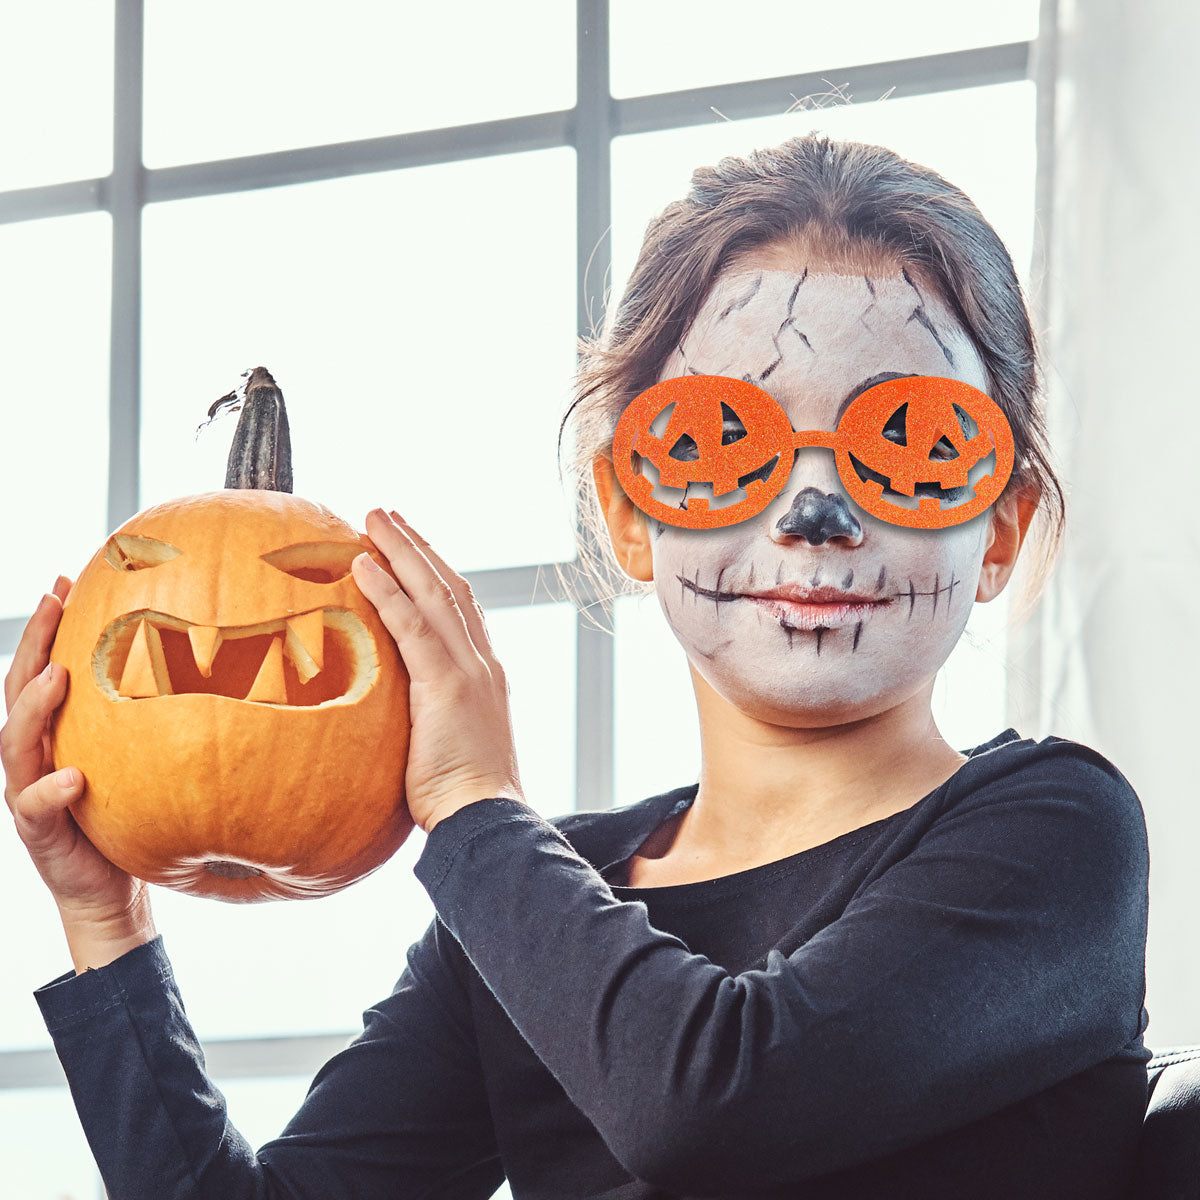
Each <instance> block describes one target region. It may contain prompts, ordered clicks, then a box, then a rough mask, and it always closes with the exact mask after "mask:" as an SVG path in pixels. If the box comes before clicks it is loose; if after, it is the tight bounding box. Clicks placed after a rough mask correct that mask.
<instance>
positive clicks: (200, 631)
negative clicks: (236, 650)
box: [187, 625, 222, 679]
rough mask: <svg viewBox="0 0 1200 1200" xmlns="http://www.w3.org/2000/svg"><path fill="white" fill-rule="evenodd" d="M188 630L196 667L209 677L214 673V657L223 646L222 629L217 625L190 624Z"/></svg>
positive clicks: (205, 676)
mask: <svg viewBox="0 0 1200 1200" xmlns="http://www.w3.org/2000/svg"><path fill="white" fill-rule="evenodd" d="M187 632H188V641H189V642H191V643H192V657H193V658H194V659H195V660H196V669H197V670H198V671H199V672H200V674H201V675H203V676H204V678H205V679H208V678H210V677H211V675H212V666H213V659H214V658H216V657H217V651H218V650H219V649H220V648H221V639H222V634H221V630H220V629H219V628H218V627H217V626H216V625H189V626H188V631H187Z"/></svg>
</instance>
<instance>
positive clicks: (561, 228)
mask: <svg viewBox="0 0 1200 1200" xmlns="http://www.w3.org/2000/svg"><path fill="white" fill-rule="evenodd" d="M144 237H145V241H144V246H145V251H144V260H143V261H144V280H145V308H144V321H143V349H144V355H145V358H144V368H143V372H144V373H143V382H144V391H143V403H144V409H143V421H142V459H141V461H142V480H143V492H142V502H143V504H151V503H154V502H157V501H160V500H163V499H166V498H168V497H171V496H178V495H181V494H188V493H191V492H201V491H209V490H211V489H213V488H219V487H221V486H222V485H223V484H224V480H225V466H224V462H225V457H226V455H227V453H228V447H229V444H230V442H231V440H232V437H233V429H234V425H235V423H236V416H233V415H229V416H226V417H224V418H223V419H222V420H220V421H218V422H217V423H215V424H214V425H212V426H209V427H208V428H206V429H205V430H204V431H203V432H202V433H201V434H200V436H199V438H198V439H197V438H195V437H194V436H193V435H194V433H195V430H196V427H197V425H198V424H199V423H200V422H201V421H202V420H203V418H204V415H205V413H206V411H207V409H208V407H209V405H210V404H211V403H212V402H213V401H214V400H216V399H217V397H218V396H220V395H222V394H223V393H224V392H226V391H228V390H229V389H230V388H232V387H233V386H235V385H236V384H237V383H238V382H239V377H240V373H241V372H242V371H243V370H245V369H246V368H248V367H252V366H255V365H257V364H260V363H261V364H263V365H265V366H267V367H268V368H269V369H270V370H271V371H272V373H273V374H274V375H275V378H276V379H277V380H278V382H279V385H280V387H281V388H282V389H283V392H284V395H285V397H286V399H287V403H288V411H289V414H290V419H291V430H292V439H293V446H294V450H295V487H296V494H297V495H302V496H307V497H309V498H310V499H313V500H318V501H320V502H321V503H323V504H326V505H328V506H329V507H330V508H332V509H333V510H334V511H335V512H337V513H339V514H340V515H341V516H343V517H344V518H345V519H346V520H348V521H350V522H352V523H353V524H355V525H356V526H357V527H359V528H361V527H362V522H363V520H364V518H365V516H366V513H367V512H368V510H369V509H371V508H373V507H375V506H376V505H384V506H386V507H395V508H396V509H398V510H399V511H400V512H401V513H403V514H404V516H405V518H406V519H408V520H409V521H411V522H412V524H413V526H414V528H416V529H417V530H418V531H419V532H420V533H421V534H422V535H423V536H424V537H426V538H427V539H428V540H429V541H430V543H431V544H432V545H433V546H434V548H435V549H436V550H437V551H438V553H439V554H441V555H442V556H443V557H444V558H445V559H446V561H447V562H449V563H450V564H451V566H452V567H454V569H455V570H456V571H459V572H464V571H468V570H475V569H479V568H484V567H497V566H513V565H519V564H522V563H531V562H539V561H544V560H551V559H557V558H568V557H570V556H571V555H572V554H573V552H574V542H573V540H572V537H571V526H570V514H569V509H568V506H567V503H566V499H565V496H564V492H563V489H562V487H561V486H560V485H559V482H558V475H557V463H556V458H555V439H556V437H557V432H558V419H559V414H560V413H561V411H562V410H563V409H564V408H565V405H566V403H567V400H568V397H569V392H570V382H571V376H572V373H573V371H574V368H575V347H574V339H575V246H574V238H575V204H574V152H573V151H572V150H570V149H567V148H563V149H556V150H549V151H538V152H534V153H529V154H517V155H510V156H504V157H498V158H492V159H480V160H477V161H472V162H463V163H452V164H448V165H445V166H438V167H428V168H418V169H413V170H408V171H394V172H388V173H385V174H381V175H370V176H357V177H353V178H347V179H338V180H333V181H330V182H323V183H313V184H304V185H300V186H295V187H287V188H273V189H268V190H266V191H261V192H250V193H244V194H238V195H227V196H215V197H208V198H204V199H200V200H189V201H176V202H171V203H164V204H156V205H151V206H150V207H148V208H147V210H146V216H145V224H144ZM51 578H53V577H51Z"/></svg>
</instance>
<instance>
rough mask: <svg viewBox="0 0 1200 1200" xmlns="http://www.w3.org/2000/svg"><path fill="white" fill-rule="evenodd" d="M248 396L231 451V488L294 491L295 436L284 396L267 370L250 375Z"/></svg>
mask: <svg viewBox="0 0 1200 1200" xmlns="http://www.w3.org/2000/svg"><path fill="white" fill-rule="evenodd" d="M246 374H247V375H249V376H250V379H249V381H248V382H247V384H246V395H245V398H244V399H243V400H242V415H241V416H240V417H239V418H238V424H237V429H236V430H234V434H233V445H232V446H231V447H230V448H229V465H228V467H227V469H226V472H225V486H226V487H227V488H258V489H261V490H263V491H268V492H290V491H291V490H292V435H291V431H290V430H289V428H288V419H287V409H286V408H284V405H283V393H282V392H281V391H280V390H279V387H278V385H277V384H276V383H275V380H274V379H272V378H271V372H270V371H268V370H267V368H266V367H255V368H254V370H253V371H247V372H246Z"/></svg>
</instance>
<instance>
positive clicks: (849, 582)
mask: <svg viewBox="0 0 1200 1200" xmlns="http://www.w3.org/2000/svg"><path fill="white" fill-rule="evenodd" d="M686 375H719V376H727V377H730V378H732V379H734V380H745V381H748V382H750V383H753V384H754V385H755V386H756V387H759V388H761V389H763V390H764V391H766V392H767V393H768V394H769V395H770V396H771V397H772V398H773V399H774V400H775V401H776V402H777V403H778V404H779V405H780V406H781V408H782V409H783V411H784V412H785V413H786V414H787V417H788V419H789V420H790V422H791V425H792V428H793V429H796V430H833V429H835V428H837V425H838V421H839V419H840V418H841V416H842V414H843V412H845V410H846V408H847V407H848V406H849V405H850V404H851V402H852V401H853V400H854V399H855V398H856V397H857V396H859V395H861V394H862V393H863V392H864V391H866V390H867V389H869V388H872V387H875V386H876V385H878V384H880V383H882V382H883V381H885V380H889V379H896V378H900V377H904V376H937V377H941V378H945V379H953V380H959V381H961V382H963V383H965V384H968V385H970V386H971V387H973V388H976V389H978V390H979V391H980V392H983V393H987V391H988V387H989V384H988V379H987V374H986V371H985V369H984V367H983V364H982V362H981V360H980V358H979V355H978V352H977V351H976V350H975V348H974V346H973V345H972V343H971V341H970V339H969V338H968V337H967V335H966V333H965V332H964V331H963V329H962V327H961V326H960V325H959V324H958V322H957V321H956V320H955V318H954V317H953V315H952V314H951V312H950V311H949V309H948V308H947V307H946V305H945V304H944V303H943V302H942V301H941V300H940V298H939V297H938V296H937V295H936V294H935V293H933V292H931V291H930V290H929V289H928V288H927V287H925V286H923V285H920V284H917V283H916V282H914V280H913V279H912V278H911V277H910V276H909V274H908V273H907V272H905V271H901V272H899V273H897V274H894V275H882V276H881V275H871V276H865V275H841V274H833V273H823V272H813V271H808V270H807V269H806V270H805V271H804V272H803V273H801V274H796V273H794V272H791V271H779V270H751V271H744V272H743V271H738V272H737V273H735V274H731V275H727V276H725V277H723V278H721V279H720V280H718V282H717V284H716V285H715V286H714V288H713V290H712V292H711V293H710V294H709V296H708V298H707V299H706V301H705V303H704V305H703V306H702V308H701V310H700V312H699V313H698V314H697V317H696V319H695V321H694V322H693V324H692V326H691V327H690V329H689V330H688V332H687V333H686V335H685V337H684V339H683V341H682V342H681V343H680V345H679V346H678V347H677V348H676V350H675V351H674V352H673V353H672V354H671V355H670V356H669V358H668V359H667V361H666V362H665V363H664V365H663V368H662V370H661V371H660V372H659V380H660V382H661V381H664V380H668V379H675V378H678V377H680V376H686ZM663 423H664V424H665V420H664V422H663ZM737 425H738V423H737V420H736V418H734V420H733V422H732V426H733V427H732V428H731V429H729V430H728V431H727V436H729V437H732V438H736V437H739V436H742V434H743V431H742V430H740V429H739V428H737ZM655 432H661V431H659V430H658V429H657V428H656V429H655ZM886 432H887V431H886V430H885V434H886ZM896 432H897V434H898V436H899V437H901V438H903V436H904V431H903V429H900V430H898V431H896ZM973 432H974V431H973V430H968V429H966V428H964V430H963V435H964V437H968V436H970V435H971V433H973ZM954 440H955V439H951V441H952V442H953V441H954ZM953 450H954V446H953V445H950V446H949V448H948V450H947V453H953ZM794 454H795V461H794V465H793V466H792V469H791V473H790V475H789V476H788V478H787V482H786V486H785V487H784V488H783V490H782V491H781V492H780V493H779V494H778V495H777V496H775V497H774V499H773V500H772V501H771V502H770V503H769V504H768V505H767V506H766V507H765V508H764V509H763V510H762V511H761V512H759V513H757V514H756V515H753V516H750V517H748V518H747V519H745V520H743V521H741V522H739V523H737V524H732V525H728V526H726V527H723V528H697V529H687V528H679V527H677V526H673V525H667V524H665V523H663V522H661V521H657V520H654V519H652V518H651V519H650V520H649V524H650V529H651V551H652V556H653V567H654V580H655V588H656V591H657V594H658V598H659V603H660V605H661V606H662V610H663V613H664V615H665V616H666V619H667V621H668V623H669V624H670V625H671V628H672V630H673V631H674V633H675V635H676V637H677V638H678V639H679V641H680V643H681V644H682V646H683V647H684V650H685V652H686V653H687V656H688V659H689V661H690V662H691V664H692V666H693V668H694V669H695V670H696V671H697V672H698V673H699V674H700V675H701V676H703V678H704V679H705V680H706V681H707V682H708V683H709V684H710V685H711V686H712V687H713V689H714V690H715V691H717V692H718V693H719V694H721V695H722V696H724V697H725V698H726V699H727V700H728V701H730V702H731V703H733V704H735V705H736V706H737V707H738V708H740V709H742V710H743V711H746V712H748V713H751V714H752V715H754V716H758V717H761V718H763V719H766V720H771V719H781V718H786V719H787V723H789V724H795V723H796V718H797V717H798V716H799V717H801V718H802V722H801V723H804V724H813V725H823V724H829V723H834V722H844V721H848V720H853V719H859V718H863V717H867V716H871V715H874V714H875V713H877V712H880V711H883V710H884V709H886V708H889V707H892V706H893V705H895V704H897V703H899V702H900V701H901V700H903V699H905V698H906V697H908V696H910V695H912V694H913V693H914V692H915V691H917V690H918V689H919V688H920V687H921V686H922V685H924V684H925V683H926V682H928V681H929V680H930V679H931V678H932V677H933V675H934V674H936V672H937V671H938V669H939V668H940V667H941V665H942V664H943V663H944V662H945V660H946V659H947V658H948V657H949V655H950V652H951V650H953V648H954V646H955V644H956V643H957V641H958V638H959V636H960V635H961V633H962V630H963V628H964V626H965V625H966V622H967V617H968V616H969V614H970V610H971V605H972V603H973V602H974V600H975V596H976V589H977V586H978V582H979V575H980V568H981V565H982V561H983V556H984V553H985V551H986V549H987V545H988V532H989V527H990V510H989V511H984V512H981V513H979V515H978V516H975V517H973V518H971V519H970V520H967V521H964V522H962V523H960V524H956V525H953V526H951V527H949V528H941V529H924V528H913V527H905V526H902V525H898V524H895V523H892V522H889V521H884V520H881V519H879V518H878V517H875V516H872V515H870V514H869V513H867V512H864V511H863V510H862V509H861V508H860V507H858V506H857V505H855V504H853V503H851V502H850V499H849V497H848V495H847V492H846V489H845V487H844V485H843V484H842V482H841V479H840V478H839V475H838V471H837V467H836V464H835V462H834V455H833V454H832V453H831V452H830V450H829V449H828V448H825V447H820V446H806V447H804V448H802V449H798V450H796V451H794ZM764 473H765V472H764ZM979 474H986V468H985V467H981V468H980V471H979ZM971 479H972V482H974V481H975V479H976V474H974V473H973V474H972V476H971ZM885 482H886V480H885ZM923 486H925V485H920V484H919V485H918V486H917V488H916V494H915V495H912V496H902V495H899V494H897V493H895V492H892V491H889V490H887V489H886V488H885V489H884V490H883V493H882V494H883V495H884V496H885V497H886V498H887V500H888V501H889V502H891V503H892V504H896V505H901V506H909V507H916V506H917V505H918V504H919V503H920V500H921V497H922V487H923ZM931 487H933V488H936V485H931ZM705 492H706V493H707V497H706V498H707V499H708V500H709V504H710V505H711V507H712V508H714V509H717V508H719V507H720V506H722V505H723V504H726V503H731V504H736V503H738V501H739V500H740V499H742V498H743V497H744V495H745V492H744V489H742V488H739V489H736V490H735V491H733V492H732V493H730V494H729V495H727V496H718V497H714V496H713V494H712V486H711V484H692V485H690V487H689V489H688V492H687V495H688V497H689V498H690V497H692V496H695V495H697V494H705ZM655 494H656V496H658V498H659V499H662V500H664V501H665V502H667V503H671V502H672V499H671V498H672V497H673V498H674V503H679V497H680V495H681V493H680V491H679V490H678V489H666V488H662V489H656V493H655ZM926 494H928V493H926ZM803 718H807V719H803Z"/></svg>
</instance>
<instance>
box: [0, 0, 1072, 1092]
mask: <svg viewBox="0 0 1200 1200" xmlns="http://www.w3.org/2000/svg"><path fill="white" fill-rule="evenodd" d="M144 3H145V0H117V3H116V5H115V31H116V37H115V45H114V58H115V64H114V88H113V92H114V111H113V168H112V173H111V174H110V175H108V176H106V177H104V178H98V179H85V180H77V181H71V182H66V183H57V184H51V185H47V186H41V187H32V188H24V189H20V190H15V191H8V192H0V223H5V224H8V223H14V222H20V221H31V220H37V219H41V218H46V217H56V216H67V215H72V214H76V213H84V212H92V211H96V210H100V211H105V212H108V213H110V214H111V216H112V238H113V242H112V264H113V265H112V280H111V284H112V308H111V327H110V349H111V354H110V368H109V477H108V492H107V522H108V528H110V529H114V528H117V527H118V526H119V525H121V524H122V523H124V521H126V520H127V519H128V518H129V517H130V516H132V515H133V514H134V513H135V512H137V511H138V509H139V507H140V505H139V478H138V472H139V462H138V458H139V451H138V448H139V435H140V425H141V419H140V418H141V395H140V384H141V304H142V296H141V232H142V212H143V209H144V208H145V206H146V205H147V204H150V203H154V202H157V201H163V200H177V199H186V198H195V197H199V196H209V195H215V194H220V193H229V192H241V191H249V190H255V189H261V188H269V187H279V186H285V185H288V184H294V183H302V182H311V181H315V180H326V179H335V178H340V177H343V176H347V175H355V174H363V173H368V172H375V171H392V170H396V169H400V168H405V167H414V166H426V165H430V164H441V163H450V162H457V161H461V160H465V159H472V158H478V157H485V156H490V155H498V154H510V153H515V152H521V151H527V150H535V149H544V148H550V147H560V146H571V147H573V148H574V149H575V151H576V171H577V176H576V201H575V203H576V220H577V244H576V266H577V279H578V285H577V288H576V304H577V309H576V327H577V332H578V333H579V334H585V333H587V334H592V333H594V332H596V329H597V328H598V327H599V325H600V322H601V320H602V315H603V312H604V294H603V287H604V281H605V279H606V278H607V276H608V273H609V270H610V267H611V239H610V236H609V235H610V228H611V209H612V202H611V190H612V167H611V148H612V142H613V139H614V138H616V137H619V136H622V135H627V134H634V133H646V132H653V131H664V130H671V129H678V128H683V127H686V126H691V125H698V124H708V123H711V122H712V121H714V120H733V121H736V120H742V119H746V118H752V117H761V116H771V115H775V114H777V113H778V112H779V109H780V106H779V97H780V96H781V95H788V94H792V95H797V96H800V95H809V94H814V93H821V92H824V91H826V90H827V89H828V86H829V84H828V80H827V78H826V76H828V75H832V74H836V76H837V78H838V79H839V80H845V81H846V86H847V88H848V90H849V91H850V92H852V93H855V94H858V95H882V94H883V93H884V92H888V93H889V94H890V95H891V96H893V97H901V96H918V95H927V94H930V93H933V92H939V91H950V90H958V89H964V88H975V87H988V86H992V85H995V84H1000V83H1009V82H1014V81H1020V80H1032V81H1033V82H1034V84H1035V86H1036V88H1037V112H1038V117H1037V168H1036V169H1037V179H1036V183H1035V196H1036V205H1037V209H1038V212H1039V214H1040V218H1039V221H1038V223H1037V224H1036V228H1035V241H1034V263H1033V283H1034V287H1033V300H1034V304H1035V308H1036V310H1037V311H1036V312H1035V318H1036V317H1038V316H1040V314H1041V313H1043V312H1045V311H1046V303H1047V297H1046V286H1045V285H1046V280H1045V276H1044V271H1043V264H1044V263H1045V261H1046V260H1047V257H1048V256H1047V244H1048V238H1049V215H1050V213H1051V206H1050V205H1049V203H1048V201H1049V198H1050V195H1051V186H1052V168H1053V161H1052V137H1051V136H1050V135H1051V133H1052V130H1053V122H1054V75H1053V72H1054V52H1053V51H1054V30H1055V23H1056V16H1057V12H1056V8H1057V0H1041V11H1040V16H1039V33H1038V36H1037V38H1035V39H1033V40H1031V41H1020V42H1010V43H1004V44H998V45H990V46H982V47H977V48H971V49H966V50H957V51H952V52H947V53H942V54H935V55H927V56H922V57H915V58H906V59H898V60H893V61H887V62H876V63H864V64H858V65H854V66H849V67H838V68H837V69H836V71H829V70H826V71H813V72H807V73H804V74H800V75H788V76H780V77H775V78H771V79H753V80H745V81H741V82H737V83H728V84H721V85H717V86H713V87H701V88H692V89H687V90H681V91H673V92H666V93H661V94H655V95H643V96H634V97H629V98H625V99H615V98H613V97H612V96H611V94H610V90H609V78H610V76H609V54H610V50H609V11H608V0H576V62H577V89H576V103H575V105H574V107H573V108H570V109H564V110H560V111H554V112H542V113H533V114H530V115H526V116H520V117H510V118H505V119H503V120H496V121H482V122H477V123H473V124H467V125H459V126H454V127H449V128H444V129H436V130H429V131H419V132H414V133H405V134H399V135H395V136H389V137H380V138H370V139H364V140H360V141H350V142H343V143H337V144H332V145H325V146H312V147H305V148H302V149H294V150H284V151H279V152H273V153H266V154H258V155H253V156H248V157H244V158H235V159H226V160H220V161H213V162H200V163H189V164H186V165H182V166H175V167H166V168H160V169H147V168H146V167H145V166H143V164H142V114H143V95H142V93H143V41H144ZM714 110H715V111H714ZM1036 323H1037V324H1038V325H1039V326H1040V325H1041V324H1042V322H1041V321H1040V320H1039V321H1037V322H1036ZM556 567H557V568H561V569H562V571H563V572H564V573H565V574H567V575H568V577H571V578H573V579H574V587H575V590H576V591H577V592H578V594H579V596H580V597H581V598H582V600H583V602H584V603H591V602H593V601H596V600H598V599H599V597H598V595H597V594H596V593H595V590H594V588H593V587H592V585H591V582H590V580H589V579H588V578H587V577H585V576H581V575H579V574H578V573H577V572H576V570H575V569H574V563H573V562H566V563H557V564H555V563H541V564H533V565H529V566H521V567H513V568H505V569H499V570H487V571H477V572H473V573H469V574H468V575H467V578H468V580H469V582H470V584H471V586H472V588H473V589H474V592H475V595H476V596H477V597H478V599H479V601H480V603H481V604H482V605H483V606H484V608H485V609H488V608H504V607H509V606H527V605H529V604H531V603H534V604H537V603H555V602H563V601H569V600H570V597H568V596H567V595H566V594H565V593H564V592H563V589H562V587H561V585H560V584H559V582H558V575H557V572H556V570H555V569H554V568H556ZM531 598H532V599H531ZM27 620H28V616H25V617H18V618H11V619H0V655H6V654H11V653H12V652H13V651H14V649H15V648H16V644H17V641H18V638H19V636H20V633H21V630H22V629H23V628H24V625H25V623H26V621H27ZM575 629H576V639H577V663H578V668H577V675H576V686H575V694H576V719H575V738H576V778H575V806H576V808H579V809H599V808H608V807H611V806H612V803H613V758H614V697H613V681H614V647H613V639H612V637H611V636H609V635H608V634H606V633H604V632H603V631H601V630H599V629H597V628H596V627H595V625H594V623H593V622H592V620H591V619H590V618H587V617H585V616H584V615H583V614H581V613H580V614H577V618H576V625H575ZM1021 638H1022V641H1021V642H1020V643H1019V645H1016V646H1014V648H1013V649H1012V651H1011V653H1012V654H1017V653H1019V654H1020V655H1022V659H1021V661H1022V662H1023V663H1025V664H1028V663H1029V662H1031V661H1033V662H1036V660H1037V655H1036V650H1037V639H1038V633H1037V629H1036V626H1035V624H1034V623H1033V622H1031V623H1030V628H1029V629H1028V630H1027V631H1026V632H1024V633H1022V635H1021ZM1010 661H1012V660H1011V659H1010ZM1026 669H1028V667H1027V665H1026ZM1031 696H1032V697H1034V698H1036V680H1032V681H1031V686H1030V689H1029V690H1028V691H1027V694H1026V696H1025V697H1023V702H1024V704H1025V706H1026V707H1025V708H1021V709H1020V710H1019V711H1020V712H1021V713H1022V714H1023V715H1022V719H1023V720H1026V719H1028V718H1027V715H1026V714H1027V712H1028V705H1029V704H1030V703H1031V701H1030V697H1031ZM1013 704H1014V701H1013V699H1012V697H1010V709H1012V708H1013ZM347 1036H349V1033H347V1034H314V1035H311V1036H300V1037H296V1036H293V1037H282V1038H246V1039H241V1038H238V1039H223V1040H215V1041H213V1042H210V1043H207V1044H206V1047H205V1050H206V1054H207V1055H208V1061H209V1064H210V1070H211V1072H212V1074H213V1075H214V1077H226V1078H234V1077H239V1078H270V1077H275V1076H283V1075H304V1074H308V1075H311V1074H312V1073H313V1072H315V1071H316V1070H317V1069H318V1068H319V1067H320V1066H321V1064H322V1063H324V1062H325V1061H326V1059H327V1058H328V1057H329V1056H330V1055H331V1054H332V1053H334V1052H335V1051H336V1050H337V1049H339V1048H340V1047H341V1045H343V1044H344V1042H345V1040H346V1037H347ZM65 1086H66V1081H65V1078H64V1076H63V1072H62V1068H61V1066H60V1064H59V1062H58V1059H57V1056H56V1055H55V1054H54V1052H53V1050H52V1049H51V1048H49V1047H47V1048H45V1049H33V1050H15V1051H0V1089H12V1088H28V1087H65Z"/></svg>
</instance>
